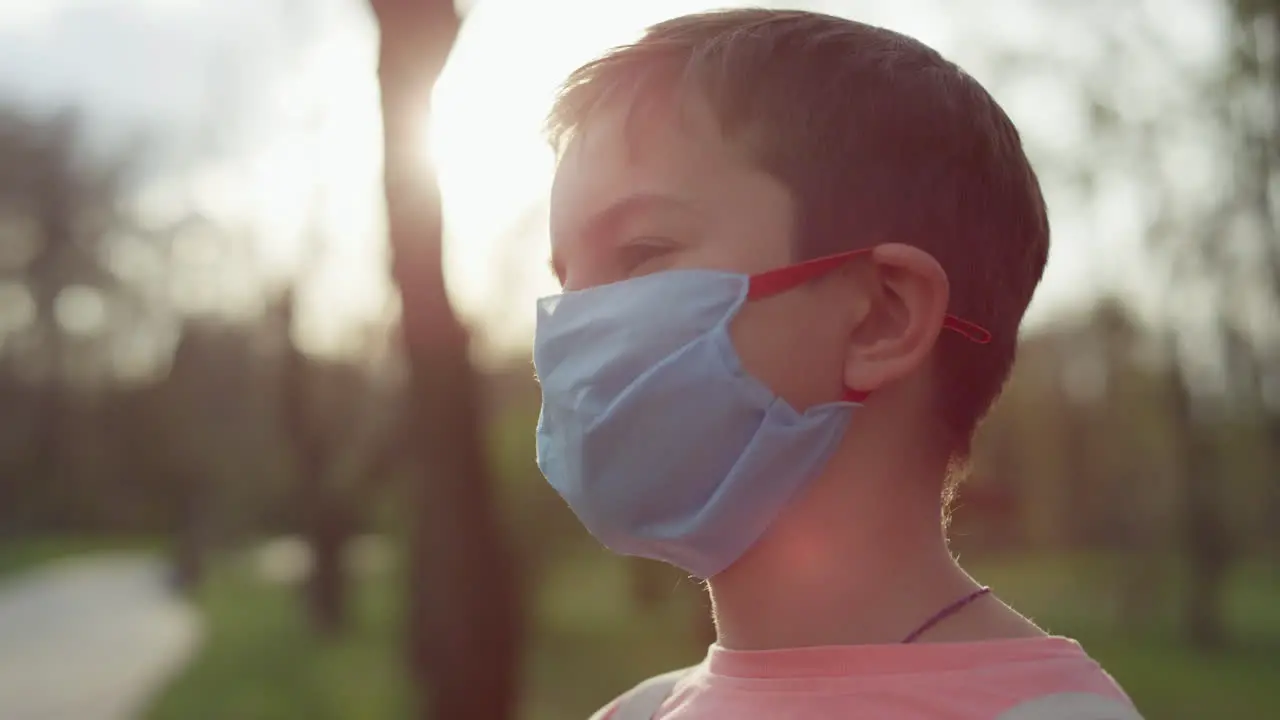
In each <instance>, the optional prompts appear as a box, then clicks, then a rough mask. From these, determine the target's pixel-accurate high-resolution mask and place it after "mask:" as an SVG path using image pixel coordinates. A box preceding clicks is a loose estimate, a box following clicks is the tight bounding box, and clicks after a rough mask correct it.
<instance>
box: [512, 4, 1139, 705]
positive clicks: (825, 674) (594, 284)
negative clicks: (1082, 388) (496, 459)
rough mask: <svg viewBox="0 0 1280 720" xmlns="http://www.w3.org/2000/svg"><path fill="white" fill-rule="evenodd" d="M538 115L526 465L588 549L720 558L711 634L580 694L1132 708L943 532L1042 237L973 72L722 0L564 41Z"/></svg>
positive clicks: (856, 30)
mask: <svg viewBox="0 0 1280 720" xmlns="http://www.w3.org/2000/svg"><path fill="white" fill-rule="evenodd" d="M550 129H551V134H552V140H553V142H554V143H555V144H556V146H557V149H558V152H559V155H560V157H559V164H558V167H557V173H556V180H555V185H554V188H553V191H552V209H551V236H552V255H553V265H554V267H555V270H556V274H557V276H558V277H559V279H560V282H561V285H562V286H563V287H564V290H565V292H564V293H563V294H561V295H558V296H554V297H550V298H546V299H544V300H542V301H541V302H540V304H539V315H538V329H537V336H536V339H535V349H534V363H535V366H536V369H537V372H538V375H539V379H540V382H541V383H542V389H543V407H542V417H541V420H540V422H539V426H538V462H539V466H540V467H541V469H542V471H543V473H544V474H545V475H546V476H547V478H548V480H549V481H550V482H551V484H552V485H553V486H554V487H555V488H556V489H557V490H558V491H559V492H560V493H561V494H562V495H563V496H564V498H565V499H566V501H567V502H568V503H569V505H570V506H571V507H572V508H573V510H574V511H575V513H576V514H577V515H578V517H579V518H580V519H581V521H582V522H583V524H584V525H585V526H586V527H587V529H588V530H590V531H591V532H592V533H593V534H594V535H595V536H596V537H597V538H598V539H599V540H600V541H601V542H602V543H604V544H605V545H606V546H608V547H610V548H612V549H613V550H615V551H617V552H621V553H625V554H630V555H639V556H644V557H649V558H654V559H658V560H662V561H665V562H668V563H671V564H674V565H676V566H678V567H681V568H683V569H684V570H686V571H688V572H689V573H691V574H693V575H695V576H697V577H699V578H704V579H706V580H707V584H708V588H709V591H710V593H711V597H712V601H713V605H714V608H715V618H716V628H717V637H718V640H717V642H716V644H715V645H713V646H712V647H711V649H710V651H709V653H708V655H707V658H706V659H705V660H704V661H703V662H702V663H701V664H699V665H698V666H696V667H694V668H690V669H687V670H683V671H678V672H675V673H670V674H668V675H665V676H661V677H659V678H654V679H652V680H649V681H646V682H645V683H642V684H641V685H640V686H637V688H635V689H633V690H632V691H630V692H628V693H626V694H625V695H623V696H622V697H621V698H619V699H618V700H616V701H615V702H613V703H611V704H610V705H609V706H607V707H606V708H604V709H602V710H601V711H600V712H599V713H597V715H596V717H597V718H612V719H613V720H629V719H631V718H644V719H646V720H647V719H648V718H650V717H656V718H661V719H662V720H703V719H708V720H729V719H734V720H737V719H743V720H751V719H753V718H794V719H801V718H852V717H857V718H876V719H877V720H879V719H881V718H884V719H892V720H898V719H908V718H909V719H920V720H924V719H926V718H929V719H935V718H953V719H955V720H969V719H971V718H983V719H986V720H990V719H992V718H1024V719H1031V720H1067V719H1068V718H1070V719H1071V720H1104V719H1106V720H1121V719H1128V718H1136V717H1138V716H1137V714H1136V713H1135V712H1134V711H1133V709H1132V706H1131V705H1130V704H1129V702H1128V700H1127V698H1126V697H1125V695H1124V693H1123V692H1122V691H1121V690H1120V688H1119V687H1117V686H1116V684H1115V683H1114V682H1113V681H1112V680H1111V679H1110V678H1109V677H1108V676H1107V674H1106V673H1105V672H1103V671H1102V670H1101V669H1100V668H1099V667H1098V666H1097V665H1096V664H1095V663H1094V662H1093V661H1092V660H1090V659H1089V657H1088V656H1087V655H1085V654H1084V652H1083V651H1082V650H1081V649H1080V647H1079V646H1078V645H1076V644H1075V643H1073V642H1072V641H1070V640H1067V639H1065V638H1055V637H1050V636H1047V635H1046V634H1045V633H1044V632H1043V631H1041V630H1040V629H1039V628H1038V627H1036V626H1035V625H1034V624H1032V623H1031V622H1030V621H1028V620H1027V619H1025V618H1023V617H1022V616H1020V615H1019V614H1018V613H1016V612H1014V611H1013V610H1012V609H1010V608H1009V607H1008V606H1006V605H1004V604H1003V603H1001V602H1000V601H999V600H997V599H996V598H995V597H994V596H992V595H991V594H990V593H989V592H988V591H987V589H986V588H982V587H980V586H978V585H977V584H976V583H975V582H974V581H973V579H972V578H970V577H969V576H968V575H967V574H966V573H965V572H964V571H963V570H962V569H961V568H960V567H959V566H958V565H957V564H956V562H955V561H954V559H953V558H952V556H951V554H950V553H949V552H948V548H947V542H946V537H945V530H944V525H945V523H944V518H945V505H946V503H945V500H946V498H948V496H949V495H950V493H951V491H952V486H951V482H952V480H951V479H949V478H951V477H953V476H954V473H953V472H951V471H952V470H953V469H954V468H956V467H959V466H960V464H961V463H963V461H964V459H965V458H966V456H967V453H968V450H969V442H970V439H971V437H972V435H973V432H974V428H975V426H976V425H977V424H978V422H979V420H980V419H981V417H982V416H983V414H984V413H985V412H986V411H987V409H988V408H989V406H990V405H991V403H992V402H993V401H994V399H995V398H996V396H997V395H998V394H999V391H1000V389H1001V386H1002V385H1003V383H1004V381H1005V379H1006V377H1007V376H1008V373H1009V370H1010V367H1011V365H1012V363H1013V359H1014V348H1015V344H1016V336H1017V331H1018V325H1019V322H1020V321H1021V318H1022V315H1023V312H1024V310H1025V309H1026V307H1027V304H1028V302H1029V301H1030V299H1031V295H1032V292H1033V290H1034V289H1035V287H1036V285H1037V283H1038V282H1039V280H1040V275H1041V272H1042V270H1043V268H1044V264H1045V260H1046V257H1047V254H1048V245H1049V230H1048V223H1047V220H1046V216H1045V208H1044V201H1043V199H1042V197H1041V194H1040V189H1039V186H1038V183H1037V180H1036V177H1035V174H1034V172H1033V171H1032V169H1031V167H1030V166H1029V164H1028V162H1027V159H1026V157H1025V155H1024V154H1023V150H1022V147H1021V141H1020V140H1019V137H1018V134H1017V131H1016V130H1015V129H1014V127H1013V125H1012V124H1011V123H1010V121H1009V119H1008V118H1007V117H1006V116H1005V114H1004V112H1003V111H1002V110H1001V109H1000V108H999V107H998V106H997V105H996V103H995V102H994V101H993V100H992V99H991V97H990V96H989V95H988V94H987V93H986V92H985V91H984V90H983V89H982V88H981V87H980V86H979V85H978V83H977V82H975V81H974V80H973V79H972V78H971V77H969V76H968V75H966V74H965V73H964V72H963V71H961V70H960V69H959V68H957V67H956V66H955V65H953V64H951V63H950V62H948V61H946V60H945V59H943V58H942V57H940V56H939V55H938V54H937V53H936V52H934V51H933V50H931V49H929V48H927V47H925V46H924V45H922V44H920V43H919V42H916V41H915V40H912V39H910V38H907V37H904V36H902V35H899V34H896V33H893V32H889V31H887V30H883V29H879V28H875V27H869V26H866V25H862V24H859V23H855V22H851V21H848V20H843V19H839V18H835V17H830V16H826V15H818V14H812V13H805V12H794V11H768V10H733V11H721V12H713V13H706V14H699V15H692V16H688V17H681V18H677V19H674V20H670V21H667V22H664V23H661V24H659V25H657V26H654V27H652V28H650V29H649V31H648V32H647V34H646V35H645V36H644V37H643V38H642V39H641V40H639V41H638V42H636V43H635V44H633V45H630V46H626V47H622V48H619V49H617V50H615V51H613V52H611V53H609V54H607V55H605V56H604V57H602V58H600V59H598V60H596V61H593V62H591V63H589V64H587V65H585V66H583V67H581V68H579V69H578V70H577V71H575V72H574V73H573V74H572V75H571V76H570V78H569V80H568V81H567V82H566V84H565V86H564V88H563V89H562V92H561V93H560V95H559V97H558V98H557V102H556V105H555V107H554V109H553V111H552V114H551V123H550Z"/></svg>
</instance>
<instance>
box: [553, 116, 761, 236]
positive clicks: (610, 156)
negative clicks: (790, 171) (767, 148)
mask: <svg viewBox="0 0 1280 720" xmlns="http://www.w3.org/2000/svg"><path fill="white" fill-rule="evenodd" d="M751 171H752V168H751V166H750V163H748V162H747V161H746V158H745V157H744V156H743V154H742V153H741V152H740V151H739V150H738V149H737V148H736V147H734V146H733V145H732V144H731V143H729V142H727V141H726V140H725V138H724V137H723V136H722V134H721V133H720V130H719V126H718V124H717V123H716V121H715V117H714V115H713V113H712V112H711V109H710V107H709V106H708V105H707V103H706V102H705V100H702V99H701V98H699V97H696V96H688V97H682V98H681V99H680V100H662V101H657V100H655V101H652V102H634V101H631V100H622V99H616V100H613V101H611V102H608V103H606V104H604V105H602V106H600V107H598V108H596V109H595V110H594V111H593V112H591V114H590V116H589V117H588V118H586V119H585V121H584V122H583V123H582V124H581V125H580V126H579V127H578V128H577V130H576V131H575V132H574V133H573V136H572V137H571V139H570V141H569V143H568V146H567V147H566V148H565V151H564V153H563V155H562V157H561V159H560V162H559V163H558V165H557V168H556V174H555V181H554V184H553V186H552V192H551V231H552V240H553V242H554V241H555V239H556V237H557V236H559V235H571V234H574V232H575V229H576V228H578V227H580V226H581V225H582V224H583V223H585V222H587V221H588V219H589V218H590V217H591V216H592V215H594V214H596V213H599V212H602V211H604V210H606V209H607V208H608V207H610V206H612V205H614V204H616V203H618V202H620V201H625V200H626V199H627V198H628V197H629V196H634V195H648V196H668V197H672V198H675V199H677V200H679V201H681V202H684V203H686V204H688V205H691V206H699V205H707V204H712V203H713V201H714V200H715V198H713V197H709V196H712V195H714V194H716V192H717V191H718V189H723V188H726V187H729V186H731V185H732V183H731V182H729V180H730V179H731V176H732V175H734V174H740V173H744V172H751Z"/></svg>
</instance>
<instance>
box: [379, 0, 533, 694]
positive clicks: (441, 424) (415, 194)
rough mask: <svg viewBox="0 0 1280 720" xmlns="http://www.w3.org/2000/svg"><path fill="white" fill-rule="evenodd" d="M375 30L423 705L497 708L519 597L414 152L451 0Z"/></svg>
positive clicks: (395, 6)
mask: <svg viewBox="0 0 1280 720" xmlns="http://www.w3.org/2000/svg"><path fill="white" fill-rule="evenodd" d="M370 4H371V6H372V8H373V11H374V14H375V16H376V18H377V21H378V26H379V28H380V30H381V35H382V37H381V45H380V54H379V63H378V80H379V84H380V87H381V90H382V122H383V142H384V146H383V147H384V155H383V163H384V182H385V192H386V202H387V220H388V231H389V240H390V244H391V257H392V268H391V273H392V276H393V278H394V280H395V283H396V285H397V286H398V288H399V290H400V298H401V333H402V338H403V341H404V348H405V352H406V355H407V358H408V361H409V374H410V392H411V396H412V400H411V404H412V411H411V413H410V414H409V417H410V418H411V420H409V421H408V424H407V428H408V432H409V434H410V437H411V438H412V439H413V440H414V441H416V442H417V443H420V444H419V445H418V448H419V455H418V461H419V463H420V464H419V466H418V468H417V477H416V478H415V481H414V483H413V493H412V500H411V501H410V503H409V504H408V509H409V512H411V513H412V515H413V518H412V529H411V540H410V553H409V556H410V567H409V575H410V578H409V604H408V612H409V632H408V640H409V644H410V650H409V652H410V661H411V667H412V670H413V677H414V679H415V681H416V684H417V686H418V689H419V692H421V693H422V695H421V697H422V698H423V699H424V702H423V703H422V707H421V710H420V712H421V714H422V717H430V718H434V719H435V720H453V719H454V718H458V719H459V720H461V719H464V718H465V719H466V720H501V719H505V718H510V717H512V716H513V714H514V712H515V708H516V704H517V703H516V699H517V693H518V690H519V678H518V669H519V664H520V657H521V653H520V649H521V632H520V626H521V608H520V602H519V597H518V585H517V582H516V579H515V572H514V568H513V564H512V555H511V553H510V551H509V549H508V547H507V545H506V543H505V541H504V538H503V533H502V530H501V527H500V525H499V523H498V518H497V513H496V510H495V503H494V499H493V478H492V473H491V472H490V469H489V468H488V466H487V462H486V457H485V443H484V442H483V438H482V424H481V417H480V398H479V387H478V380H477V375H476V372H475V371H474V369H473V368H472V365H471V362H470V357H469V351H468V346H469V337H468V332H467V329H466V328H465V327H464V326H463V324H462V323H461V322H460V321H459V320H458V318H457V316H456V315H455V313H454V312H453V308H452V307H451V306H450V303H449V298H448V295H447V293H446V290H445V283H444V271H443V263H442V260H443V255H442V239H443V238H442V230H443V225H442V218H441V207H440V196H439V191H438V189H437V188H436V186H435V181H434V178H433V174H432V173H431V171H430V169H429V168H427V167H425V166H424V164H423V163H422V162H421V161H420V160H419V158H420V157H421V152H420V151H419V148H420V144H421V143H422V142H424V141H425V135H424V130H425V125H426V119H427V114H426V113H427V110H428V108H429V102H430V95H431V89H432V87H433V85H434V83H435V80H436V78H437V77H438V76H439V74H440V71H441V70H442V69H443V67H444V63H445V60H446V59H447V58H448V55H449V52H450V51H451V49H452V47H453V43H454V40H455V38H456V37H457V33H458V29H459V25H460V18H459V16H458V13H457V10H456V9H455V8H454V5H453V2H452V0H370Z"/></svg>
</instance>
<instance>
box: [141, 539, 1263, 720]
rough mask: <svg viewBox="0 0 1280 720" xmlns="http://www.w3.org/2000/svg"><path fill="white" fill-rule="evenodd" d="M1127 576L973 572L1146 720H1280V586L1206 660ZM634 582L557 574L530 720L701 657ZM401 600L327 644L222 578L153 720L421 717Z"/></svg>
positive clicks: (257, 589) (546, 611)
mask: <svg viewBox="0 0 1280 720" xmlns="http://www.w3.org/2000/svg"><path fill="white" fill-rule="evenodd" d="M1115 571H1116V568H1114V567H1112V568H1109V567H1108V566H1107V563H1105V562H1101V561H1098V560H1096V559H1087V558H1086V559H1079V558H1077V559H1058V560H1055V561H1052V562H1050V561H1046V560H1044V559H1039V560H1026V559H1019V560H1009V559H1006V560H1000V561H988V562H982V563H977V564H975V572H976V574H977V575H978V576H979V577H980V578H982V579H983V580H984V581H986V582H988V583H990V584H991V585H992V586H993V587H995V588H996V589H997V590H998V591H999V592H1000V593H1001V595H1002V596H1003V597H1005V598H1006V599H1009V600H1011V601H1012V602H1014V604H1016V605H1018V606H1019V607H1020V609H1022V610H1024V611H1026V612H1028V613H1029V614H1030V615H1032V616H1033V617H1035V618H1036V619H1037V620H1038V621H1040V622H1041V623H1043V624H1045V625H1046V626H1047V627H1048V628H1049V629H1050V630H1052V631H1055V632H1060V633H1063V634H1068V635H1071V636H1073V637H1076V638H1078V639H1079V640H1080V641H1081V642H1082V643H1083V644H1084V645H1085V647H1086V648H1087V649H1088V650H1089V652H1090V653H1092V654H1093V655H1094V656H1095V657H1096V658H1098V659H1099V661H1100V662H1102V664H1103V665H1104V666H1105V667H1106V668H1107V669H1108V670H1109V671H1110V672H1111V673H1112V675H1114V676H1115V677H1116V678H1117V680H1119V681H1120V683H1121V684H1123V685H1124V686H1125V688H1126V689H1127V690H1128V691H1129V693H1130V694H1131V695H1132V696H1133V698H1134V699H1135V701H1136V702H1137V703H1138V705H1139V707H1140V708H1141V709H1142V710H1143V712H1144V714H1145V715H1146V717H1147V718H1148V720H1190V719H1191V718H1206V717H1212V718H1224V719H1225V720H1252V719H1254V718H1257V719H1259V720H1262V719H1265V718H1272V717H1280V693H1277V692H1276V691H1275V689H1276V688H1277V687H1280V573H1276V571H1275V570H1274V569H1271V568H1265V567H1260V566H1242V567H1241V568H1240V569H1239V570H1238V571H1237V572H1236V573H1235V575H1234V576H1233V578H1232V581H1231V583H1230V587H1229V592H1228V595H1227V608H1228V617H1229V620H1230V623H1229V624H1230V627H1231V630H1232V632H1233V638H1234V641H1235V642H1234V643H1233V644H1232V646H1231V649H1229V650H1224V651H1222V652H1218V653H1214V654H1199V653H1196V652H1193V651H1192V650H1190V649H1189V648H1188V647H1186V646H1185V645H1183V644H1182V643H1180V642H1179V641H1178V640H1177V635H1176V633H1175V632H1174V627H1173V625H1172V618H1173V617H1174V613H1173V612H1172V611H1171V610H1169V609H1168V608H1163V606H1162V608H1156V609H1154V610H1153V612H1152V613H1151V615H1152V617H1153V618H1156V620H1155V621H1153V622H1150V623H1146V624H1144V625H1143V626H1142V628H1141V629H1130V630H1127V631H1126V630H1124V629H1123V628H1122V627H1121V626H1120V625H1118V624H1117V617H1116V610H1115V603H1113V602H1111V600H1110V597H1111V595H1113V594H1114V593H1111V592H1109V590H1108V588H1109V587H1110V585H1111V584H1112V583H1110V582H1109V578H1112V577H1115V575H1114V574H1113V573H1114V572H1115ZM625 573H626V571H625V565H624V564H623V563H621V562H618V561H616V560H614V559H611V558H607V557H606V556H604V555H603V553H602V552H591V553H586V554H584V555H583V557H580V558H575V559H573V560H570V561H565V562H563V563H561V564H559V565H558V566H556V567H555V568H554V569H553V570H551V571H548V573H547V574H546V575H545V577H544V578H543V580H544V582H543V584H542V587H541V589H540V591H539V593H538V594H537V597H536V602H535V607H534V608H533V612H532V619H533V626H534V627H533V632H532V636H531V639H530V643H531V645H530V652H529V655H528V659H527V662H526V668H525V677H526V687H525V690H524V698H525V705H524V709H523V714H522V716H523V718H525V720H562V719H566V718H567V719H569V720H572V719H574V718H585V717H587V716H588V715H590V713H591V712H592V711H594V710H595V709H596V708H597V707H598V706H599V705H600V704H602V703H603V702H605V701H607V700H608V699H609V698H611V697H612V696H614V695H615V694H616V693H618V692H620V691H622V690H624V689H626V688H627V687H630V686H631V685H632V684H634V683H635V682H636V681H638V680H639V679H642V678H643V677H645V676H647V675H650V674H653V673H656V672H660V671H662V670H666V669H670V668H673V667H678V666H680V665H684V664H688V663H691V662H695V661H696V660H697V659H698V658H699V657H700V656H701V654H702V652H703V651H704V650H705V648H703V647H699V643H698V641H697V640H696V639H695V638H696V633H695V631H694V624H695V613H696V612H697V601H696V591H695V590H694V589H693V588H692V587H691V586H689V585H688V584H687V583H686V584H680V585H677V583H676V582H675V581H673V584H672V590H671V593H670V596H669V597H668V598H667V599H666V600H665V601H663V602H661V603H659V605H658V606H657V607H655V608H653V609H651V610H649V611H647V612H641V611H639V610H637V609H636V608H635V607H634V606H633V604H632V600H631V598H630V595H629V593H628V591H627V587H628V585H627V578H626V574H625ZM1171 582H1172V583H1174V584H1173V585H1172V586H1171V587H1176V580H1173V581H1171ZM397 592H398V586H397V585H395V584H394V583H393V582H392V581H391V579H390V578H382V579H380V580H377V581H373V582H369V583H367V584H366V586H365V587H363V588H361V595H360V598H359V602H358V603H357V608H358V616H359V617H358V624H357V628H356V630H355V632H353V633H352V634H351V636H350V637H349V638H347V639H345V640H341V641H337V642H324V641H321V640H319V639H317V638H315V637H313V636H312V635H311V633H310V632H309V631H308V630H307V628H306V627H305V625H304V622H303V617H302V615H301V613H300V612H299V611H298V606H297V602H296V598H295V596H294V593H293V591H292V590H289V589H288V588H282V587H275V586H268V585H264V584H261V583H260V582H258V581H256V580H255V579H254V578H253V576H252V575H250V574H249V573H248V572H247V571H246V570H245V569H244V568H241V567H235V566H233V567H224V568H222V569H220V570H219V571H218V572H216V573H215V575H214V578H213V579H212V581H211V583H210V585H209V586H208V587H207V589H206V590H205V591H204V592H203V594H202V596H201V603H202V605H203V606H204V608H205V610H206V613H207V616H208V621H209V635H208V638H207V644H206V646H205V648H204V650H203V652H202V654H201V656H200V657H199V658H198V659H197V660H196V662H195V663H194V664H193V665H192V666H191V667H190V668H189V669H188V670H187V672H186V673H185V674H184V675H182V676H181V677H180V678H179V679H178V681H177V682H176V683H175V684H174V686H173V687H172V688H170V690H169V692H168V693H167V694H166V695H165V696H164V697H163V698H162V699H161V700H160V701H159V703H158V705H157V706H156V707H155V708H154V710H153V712H152V713H151V715H150V716H149V717H150V720H224V719H225V720H275V719H276V718H281V719H283V718H291V719H292V718H299V717H306V718H316V719H318V720H324V719H327V718H332V719H334V720H337V719H339V718H342V719H344V720H346V719H353V720H375V719H377V720H391V719H392V718H396V719H397V720H399V719H400V718H405V717H408V716H409V714H408V708H409V707H410V702H409V697H408V692H407V690H406V688H405V685H404V683H403V677H402V676H401V674H400V668H399V665H398V655H397V653H398V652H399V650H400V647H399V645H398V644H397V642H396V627H397V622H398V621H397V619H396V618H397V613H396V611H395V603H394V599H395V597H396V594H397ZM1175 595H1176V593H1174V592H1169V593H1158V594H1157V597H1173V596H1175ZM1166 620H1167V621H1166Z"/></svg>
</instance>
